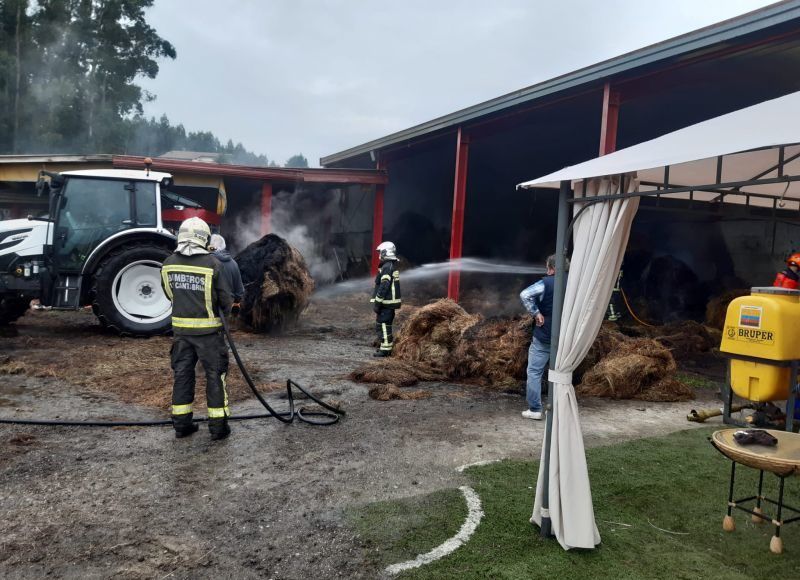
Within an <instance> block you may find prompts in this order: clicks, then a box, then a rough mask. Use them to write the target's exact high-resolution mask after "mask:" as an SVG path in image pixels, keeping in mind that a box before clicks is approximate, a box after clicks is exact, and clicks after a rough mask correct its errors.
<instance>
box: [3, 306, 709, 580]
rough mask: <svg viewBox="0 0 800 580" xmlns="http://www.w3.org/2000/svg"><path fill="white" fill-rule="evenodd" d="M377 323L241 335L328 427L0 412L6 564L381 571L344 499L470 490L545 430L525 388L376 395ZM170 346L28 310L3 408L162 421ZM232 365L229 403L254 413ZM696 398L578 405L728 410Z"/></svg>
mask: <svg viewBox="0 0 800 580" xmlns="http://www.w3.org/2000/svg"><path fill="white" fill-rule="evenodd" d="M404 315H407V314H406V313H404ZM370 319H371V312H370V311H369V308H368V305H365V304H363V302H362V301H360V300H352V301H350V300H337V301H336V302H335V303H314V304H312V306H311V307H310V308H309V309H308V310H307V312H306V313H305V315H304V316H303V323H302V326H301V327H300V328H299V329H297V330H295V331H292V332H289V333H287V334H285V335H283V336H281V337H267V336H257V335H251V334H248V333H245V332H242V331H238V332H237V333H236V334H235V340H236V341H237V344H238V346H239V349H240V351H241V352H242V354H243V356H244V359H245V362H246V364H247V365H248V367H249V369H250V372H251V374H252V375H254V377H256V379H257V381H258V382H259V383H260V384H261V385H262V387H264V389H265V391H269V395H268V398H269V400H270V401H271V402H274V403H275V406H277V407H282V406H284V407H285V402H284V401H282V398H284V395H283V393H282V392H281V391H279V390H277V389H278V388H279V386H280V385H281V384H282V383H283V382H285V380H286V378H292V379H294V380H295V381H297V382H298V383H300V384H303V385H307V386H311V387H313V390H314V391H315V392H316V393H321V394H323V395H325V396H326V397H329V398H332V399H337V400H339V401H340V402H341V403H342V405H343V407H344V408H345V409H346V411H347V416H346V417H345V418H344V419H343V420H342V421H341V422H340V423H339V424H338V425H336V426H333V427H313V426H309V425H303V424H295V425H289V426H287V425H283V424H281V423H279V422H277V421H275V420H257V421H247V422H235V423H233V425H232V427H233V434H232V436H231V437H230V438H229V439H227V440H225V441H223V442H218V443H211V442H210V440H209V438H208V435H207V433H206V432H205V430H201V431H200V432H199V433H197V434H196V435H194V436H193V437H191V438H189V439H182V440H176V439H174V437H173V434H172V432H171V430H170V429H169V428H163V427H148V428H114V429H107V428H106V429H103V428H76V427H69V428H67V427H23V426H14V425H0V517H2V521H3V531H4V533H3V535H2V538H0V576H2V577H3V578H40V577H48V576H49V577H58V578H82V579H83V578H220V577H222V578H308V577H312V576H313V577H316V578H375V577H379V576H380V571H379V570H375V569H372V568H370V567H369V565H368V564H366V562H367V558H366V553H365V550H366V549H367V548H366V547H365V544H364V543H363V542H362V541H361V540H360V538H359V537H358V536H357V535H356V534H355V533H354V531H353V530H352V529H351V528H350V527H349V526H348V524H347V521H346V519H345V518H344V515H343V514H344V510H345V509H346V508H347V507H349V506H353V505H357V504H360V503H366V502H372V501H375V500H379V499H392V498H398V497H404V496H412V495H416V494H423V493H428V492H432V491H435V490H439V489H442V488H452V487H456V486H458V485H462V484H463V483H464V481H465V480H464V476H463V475H461V474H459V473H457V472H456V470H455V468H456V467H458V466H459V465H462V464H466V463H472V462H476V461H482V460H490V459H500V458H520V459H531V458H536V457H538V455H539V453H540V449H541V448H540V445H541V441H542V433H543V427H544V425H543V423H542V422H534V421H530V420H526V419H523V418H522V417H521V416H520V412H521V411H522V410H523V409H524V408H525V403H524V399H523V396H522V390H521V388H520V392H519V393H517V394H512V393H489V392H486V391H483V390H480V389H479V388H476V387H469V386H460V385H453V384H431V383H425V384H421V385H419V388H424V389H425V390H428V391H430V393H431V397H430V398H426V399H420V400H408V401H403V400H400V401H396V400H393V401H388V402H380V401H375V400H372V399H370V398H369V397H368V395H367V392H368V387H367V386H365V385H357V384H355V383H352V382H350V381H348V380H347V379H346V378H345V377H346V376H347V374H348V373H349V372H350V371H352V370H353V369H354V368H355V367H357V366H358V365H360V364H362V363H363V362H364V361H366V360H370V359H371V353H372V340H373V331H372V323H371V321H370ZM400 321H402V318H401V319H400ZM168 351H169V339H165V338H155V339H121V338H118V337H115V336H113V335H109V334H107V333H105V332H104V331H103V329H102V328H100V326H99V325H98V324H97V323H96V322H95V319H94V317H93V316H92V315H91V314H90V313H87V312H79V313H70V314H65V313H54V312H31V313H29V314H27V315H26V316H25V317H23V318H22V319H21V320H20V321H19V322H18V324H17V325H16V329H15V330H12V331H6V332H5V333H4V334H3V335H0V417H2V418H20V419H24V418H62V419H89V418H100V419H121V418H128V419H135V420H138V419H161V418H166V417H167V416H168V408H167V405H168V402H169V393H170V381H171V377H170V371H169V360H168ZM231 360H232V359H231ZM232 362H233V361H232ZM701 366H702V365H701ZM698 368H699V367H698ZM701 374H703V373H701ZM233 375H236V373H233V372H232V390H233V394H232V399H233V400H234V401H235V402H234V403H233V411H234V414H239V413H241V414H244V413H247V412H258V411H259V409H260V407H259V406H258V404H257V403H256V402H254V401H253V400H252V399H251V398H250V397H249V396H248V394H247V393H246V391H245V390H244V386H243V383H242V381H241V378H240V377H239V378H238V379H237V378H236V377H235V376H233ZM200 390H202V389H200ZM698 396H699V399H698V400H697V401H694V402H692V403H674V404H666V403H644V402H641V401H608V400H602V399H584V400H581V402H580V404H581V411H582V421H583V430H584V434H585V439H586V443H587V445H588V446H597V445H606V444H610V443H613V442H617V441H623V440H627V439H633V438H639V437H645V436H654V435H659V434H665V433H669V432H672V431H675V430H680V429H687V428H691V427H693V426H694V425H695V424H693V423H688V422H687V421H686V418H685V417H686V413H687V412H688V411H689V410H690V409H691V408H698V407H715V406H719V403H718V402H717V400H716V397H715V394H714V392H713V390H698ZM200 409H202V407H200ZM713 421H716V422H719V420H718V419H716V420H712V422H713ZM535 477H536V474H535V473H531V485H533V483H534V480H535ZM532 501H533V496H532V494H531V502H532ZM532 533H533V532H532ZM373 561H374V559H373Z"/></svg>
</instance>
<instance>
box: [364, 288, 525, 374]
mask: <svg viewBox="0 0 800 580" xmlns="http://www.w3.org/2000/svg"><path fill="white" fill-rule="evenodd" d="M531 325H532V322H531V320H530V318H529V317H524V318H512V319H499V318H496V319H488V320H484V319H482V318H481V317H480V316H476V315H471V314H469V313H467V312H466V311H465V310H464V309H463V308H461V306H459V305H458V304H456V303H455V302H453V301H452V300H447V299H445V300H437V301H436V302H432V303H431V304H428V305H426V306H423V307H422V308H419V309H418V310H416V311H415V312H414V313H413V314H411V315H410V316H409V317H408V319H407V321H406V322H405V324H404V325H403V328H402V331H401V332H400V334H399V338H398V340H397V342H396V344H395V351H394V356H393V357H392V358H390V359H384V360H381V361H379V362H373V363H368V364H366V365H364V366H362V367H360V368H358V369H356V370H355V371H354V372H353V373H351V374H350V378H351V380H354V381H356V382H362V383H378V384H392V385H397V386H401V387H403V386H411V385H413V384H416V382H417V381H442V380H448V379H450V380H459V381H463V382H470V383H476V384H479V385H482V386H484V387H488V388H493V389H497V390H505V389H508V388H509V387H516V386H517V385H519V382H520V380H522V379H524V378H525V367H526V364H527V352H528V345H529V344H530V340H531Z"/></svg>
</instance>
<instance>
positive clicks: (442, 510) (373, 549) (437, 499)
mask: <svg viewBox="0 0 800 580" xmlns="http://www.w3.org/2000/svg"><path fill="white" fill-rule="evenodd" d="M347 517H348V519H349V520H350V522H351V524H352V525H353V526H354V527H355V529H356V530H357V531H358V532H359V534H360V535H361V536H362V537H363V538H364V539H365V540H366V546H365V547H366V549H367V561H368V562H369V563H370V564H372V565H374V566H377V567H380V568H385V567H386V566H388V565H389V564H393V563H395V562H402V561H405V560H408V559H411V558H415V557H416V556H417V555H418V554H422V553H425V552H428V551H429V550H430V549H431V548H435V547H436V546H438V545H439V544H441V543H442V542H444V541H445V540H446V539H447V538H449V537H451V536H454V535H455V534H456V533H457V532H458V530H459V528H460V527H461V524H462V523H463V521H464V518H466V517H467V506H466V504H465V503H464V496H463V495H462V493H461V491H460V490H458V489H445V490H441V491H437V492H434V493H431V494H428V495H422V496H416V497H412V498H408V499H403V500H398V501H384V502H378V503H373V504H369V505H367V506H363V507H361V508H356V509H353V510H350V511H349V512H348V513H347Z"/></svg>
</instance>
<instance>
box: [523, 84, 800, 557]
mask: <svg viewBox="0 0 800 580" xmlns="http://www.w3.org/2000/svg"><path fill="white" fill-rule="evenodd" d="M798 110H800V92H798V93H793V94H791V95H787V96H785V97H781V98H778V99H774V100H771V101H767V102H764V103H761V104H759V105H755V106H752V107H748V108H746V109H742V110H740V111H736V112H734V113H730V114H727V115H723V116H721V117H717V118H715V119H711V120H709V121H705V122H703V123H698V124H697V125H692V126H691V127H687V128H685V129H681V130H679V131H675V132H673V133H669V134H667V135H664V136H662V137H659V138H657V139H653V140H652V141H647V142H645V143H641V144H639V145H635V146H633V147H629V148H627V149H622V150H620V151H617V152H616V153H611V154H609V155H606V156H603V157H598V158H597V159H593V160H591V161H587V162H585V163H581V164H579V165H574V166H572V167H567V168H565V169H562V170H560V171H556V172H555V173H551V174H550V175H546V176H544V177H541V178H539V179H534V180H532V181H528V182H525V183H521V184H519V185H518V186H517V187H520V188H534V187H559V186H560V184H561V183H562V182H571V184H572V189H573V190H574V191H575V197H576V199H580V200H585V201H589V200H591V198H593V197H595V198H601V199H602V200H606V202H605V203H603V202H601V203H596V202H595V203H591V204H589V205H581V204H580V203H579V204H577V205H574V206H573V207H572V208H571V212H572V213H573V215H574V216H576V221H575V222H574V229H573V235H574V251H573V254H572V269H571V272H570V274H569V277H568V280H567V284H566V289H565V290H562V289H560V288H559V284H560V282H558V281H557V283H556V290H557V291H558V292H564V294H563V296H564V302H563V305H562V308H561V309H560V311H558V312H556V311H554V312H553V317H554V319H553V320H554V322H553V323H554V325H555V321H556V320H558V321H559V326H558V328H559V332H558V342H557V352H556V353H555V361H553V360H551V361H550V363H551V366H550V373H549V380H550V381H551V384H552V386H553V394H552V395H551V403H552V411H551V413H552V416H549V417H548V422H547V425H546V436H545V444H544V445H543V447H542V461H541V463H540V468H539V476H538V478H537V485H536V496H535V499H534V509H533V514H532V516H531V521H532V522H535V523H537V524H539V525H540V527H541V528H542V532H543V533H548V532H549V531H550V527H551V526H552V533H553V534H555V536H556V538H557V539H558V541H559V543H560V544H561V546H562V547H564V549H571V548H593V547H595V546H596V545H597V544H598V543H599V542H600V535H599V533H598V531H597V526H596V525H595V520H594V508H593V506H592V497H591V489H590V485H589V475H588V470H587V468H586V459H585V454H584V449H583V438H582V434H581V428H580V417H579V413H578V405H577V401H576V399H575V391H574V388H573V385H572V371H573V370H574V369H575V368H576V367H577V366H578V364H579V363H580V362H581V360H582V359H583V357H584V356H585V355H586V353H587V352H588V350H589V347H590V346H591V344H592V342H593V341H594V338H595V336H596V335H597V332H598V330H599V329H600V325H601V323H602V320H603V317H604V313H605V309H606V306H607V305H608V300H609V298H610V296H611V292H612V288H613V285H614V281H615V279H616V277H617V273H618V271H619V267H620V263H621V262H622V258H623V255H624V253H625V247H626V245H627V242H628V237H629V234H630V226H631V223H632V221H633V219H634V216H635V215H636V211H637V208H638V205H639V198H638V197H635V195H636V193H637V192H642V191H648V190H650V191H652V190H657V189H660V190H661V191H660V192H659V193H658V195H669V196H670V197H679V198H680V197H683V198H686V197H690V196H691V199H696V200H699V201H715V200H717V199H718V198H719V197H720V196H721V195H724V201H726V202H728V201H731V202H738V203H748V204H750V205H760V206H767V207H770V206H771V207H780V208H781V209H784V210H792V209H794V210H798V209H800V182H798V181H791V179H797V178H798V175H800V145H798V143H800V115H798V114H797V111H798ZM795 156H797V159H795V158H794V157H795ZM779 166H780V167H781V168H782V173H780V172H779V169H778V167H779ZM770 179H774V180H776V182H775V183H764V181H765V180H766V181H768V180H770ZM779 179H780V180H779ZM757 180H760V182H756V181H757ZM698 187H699V189H698ZM664 191H666V192H667V193H664ZM560 195H561V196H562V197H561V198H560V201H559V212H560V213H561V216H560V218H561V217H563V212H565V211H568V210H566V208H565V206H566V203H567V191H566V190H562V191H561V193H560ZM779 198H783V200H782V201H780V203H778V200H779ZM598 201H600V200H598ZM583 209H585V210H587V211H585V212H584V211H583ZM578 214H580V218H577V215H578ZM565 223H566V222H565V221H563V220H562V219H559V234H558V235H559V237H561V236H562V235H565V234H566V232H565V231H564V229H566V226H565ZM557 251H558V252H559V258H558V259H557V264H562V265H563V264H564V261H563V260H564V257H565V254H566V247H563V246H562V247H559V248H557Z"/></svg>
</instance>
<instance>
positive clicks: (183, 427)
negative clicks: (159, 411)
mask: <svg viewBox="0 0 800 580" xmlns="http://www.w3.org/2000/svg"><path fill="white" fill-rule="evenodd" d="M172 426H173V427H174V428H175V439H183V438H184V437H189V436H190V435H191V434H192V433H197V430H198V429H199V427H198V426H197V423H194V422H193V421H192V414H191V413H187V414H185V415H173V416H172Z"/></svg>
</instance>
